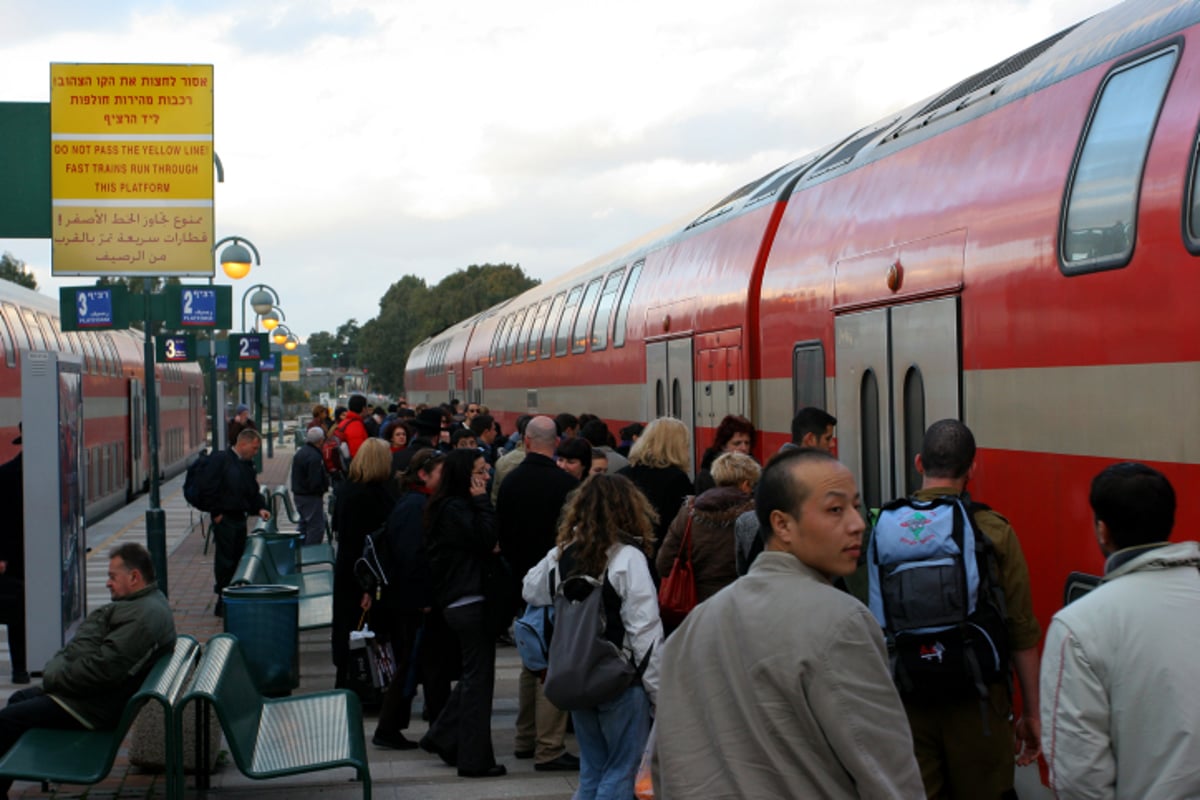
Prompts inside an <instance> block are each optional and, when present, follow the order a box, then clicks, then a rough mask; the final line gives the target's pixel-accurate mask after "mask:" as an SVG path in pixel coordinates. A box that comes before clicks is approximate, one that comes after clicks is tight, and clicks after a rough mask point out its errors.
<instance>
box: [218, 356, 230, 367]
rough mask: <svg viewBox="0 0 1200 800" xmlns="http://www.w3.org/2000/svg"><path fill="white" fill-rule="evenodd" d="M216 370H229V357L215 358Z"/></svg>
mask: <svg viewBox="0 0 1200 800" xmlns="http://www.w3.org/2000/svg"><path fill="white" fill-rule="evenodd" d="M217 369H229V356H217Z"/></svg>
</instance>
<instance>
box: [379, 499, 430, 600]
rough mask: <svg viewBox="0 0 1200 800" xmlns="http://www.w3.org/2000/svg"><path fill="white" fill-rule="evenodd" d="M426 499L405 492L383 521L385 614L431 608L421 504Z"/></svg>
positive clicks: (423, 515) (423, 506) (423, 514)
mask: <svg viewBox="0 0 1200 800" xmlns="http://www.w3.org/2000/svg"><path fill="white" fill-rule="evenodd" d="M428 501H429V497H428V496H427V495H425V494H423V493H421V492H419V491H409V492H408V493H406V494H405V495H404V496H403V497H401V498H400V499H399V500H398V501H397V502H396V507H395V508H393V509H392V513H391V514H390V515H389V516H388V519H387V535H386V536H387V558H386V561H387V563H385V564H384V569H385V570H386V571H387V579H388V585H387V587H386V588H385V589H384V591H383V597H384V601H385V606H386V607H387V609H388V610H389V611H414V610H420V609H424V608H429V607H431V606H432V605H433V584H432V580H431V578H430V574H429V557H428V556H427V555H426V554H425V520H424V517H425V504H426V503H427V502H428Z"/></svg>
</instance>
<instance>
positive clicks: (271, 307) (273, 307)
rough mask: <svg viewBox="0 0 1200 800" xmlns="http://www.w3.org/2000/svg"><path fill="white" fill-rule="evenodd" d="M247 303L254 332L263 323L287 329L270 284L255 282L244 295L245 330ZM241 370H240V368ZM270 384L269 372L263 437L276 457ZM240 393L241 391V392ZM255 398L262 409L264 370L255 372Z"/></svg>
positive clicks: (272, 328)
mask: <svg viewBox="0 0 1200 800" xmlns="http://www.w3.org/2000/svg"><path fill="white" fill-rule="evenodd" d="M247 303H249V305H250V308H251V309H253V311H254V324H253V325H252V326H251V327H250V330H251V331H252V332H254V333H257V332H258V326H259V324H261V325H262V327H263V328H264V329H266V330H267V331H271V332H274V331H277V330H279V328H281V327H283V328H285V329H286V326H284V325H282V321H283V320H284V319H287V317H286V315H285V314H284V313H283V309H281V308H279V292H277V291H275V290H274V289H273V288H271V287H270V286H267V285H266V284H265V283H258V284H255V285H254V286H251V287H250V288H249V289H247V290H246V292H245V293H244V294H243V295H242V330H243V331H244V330H246V305H247ZM267 355H269V354H267ZM239 372H240V370H239ZM238 379H239V385H240V380H241V376H240V374H239V377H238ZM270 386H271V376H270V374H268V375H267V394H266V406H267V419H266V423H267V424H266V429H265V430H264V436H263V438H264V439H265V440H266V442H267V458H274V457H275V445H274V440H273V439H272V437H271V394H270ZM239 395H240V392H239ZM254 398H255V403H257V404H258V406H259V410H261V408H262V403H263V391H262V372H261V371H260V370H255V373H254Z"/></svg>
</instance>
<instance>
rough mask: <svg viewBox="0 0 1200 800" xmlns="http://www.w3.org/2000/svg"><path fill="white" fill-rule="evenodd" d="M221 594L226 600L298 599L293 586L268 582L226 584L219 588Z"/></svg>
mask: <svg viewBox="0 0 1200 800" xmlns="http://www.w3.org/2000/svg"><path fill="white" fill-rule="evenodd" d="M221 596H222V597H224V598H225V599H227V600H250V599H256V600H258V599H263V600H265V599H268V598H285V597H294V598H296V599H299V597H300V590H299V589H298V588H297V587H295V586H284V585H283V584H278V583H270V584H259V585H247V586H226V587H225V588H224V589H222V590H221Z"/></svg>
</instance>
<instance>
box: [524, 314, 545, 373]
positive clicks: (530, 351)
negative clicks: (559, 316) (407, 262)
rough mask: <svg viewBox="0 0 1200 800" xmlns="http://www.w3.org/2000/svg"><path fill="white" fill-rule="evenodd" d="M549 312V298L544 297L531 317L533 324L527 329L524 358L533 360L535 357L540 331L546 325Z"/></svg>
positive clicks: (540, 335)
mask: <svg viewBox="0 0 1200 800" xmlns="http://www.w3.org/2000/svg"><path fill="white" fill-rule="evenodd" d="M549 312H550V298H546V299H545V300H543V301H542V303H541V305H539V306H538V310H537V314H536V315H534V318H533V326H532V327H531V328H530V329H529V336H527V337H526V340H527V341H526V342H525V358H527V359H528V360H530V361H533V360H534V359H535V358H537V348H538V341H539V340H540V339H541V338H542V331H543V330H544V329H545V327H546V317H547V316H548V315H549Z"/></svg>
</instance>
